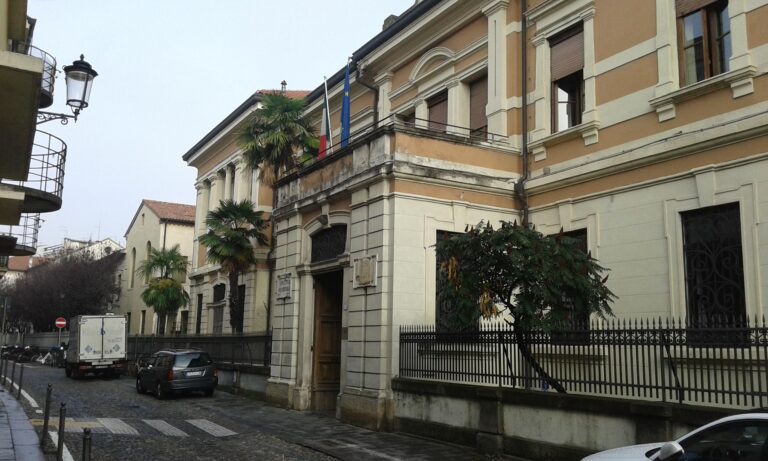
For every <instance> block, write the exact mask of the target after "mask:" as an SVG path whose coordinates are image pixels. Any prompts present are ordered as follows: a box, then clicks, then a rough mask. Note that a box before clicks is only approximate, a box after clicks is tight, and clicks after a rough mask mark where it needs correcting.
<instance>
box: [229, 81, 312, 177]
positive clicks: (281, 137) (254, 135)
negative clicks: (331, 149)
mask: <svg viewBox="0 0 768 461" xmlns="http://www.w3.org/2000/svg"><path fill="white" fill-rule="evenodd" d="M304 109H305V105H304V101H303V100H301V99H291V98H289V97H287V96H285V95H284V94H282V93H267V94H264V95H263V96H262V99H261V107H259V108H258V109H256V110H255V111H253V112H252V113H251V115H250V116H249V117H248V120H247V122H246V124H245V127H244V129H243V130H242V131H241V132H240V134H239V138H240V148H241V149H242V150H243V154H244V156H245V158H246V160H247V162H248V164H249V165H250V166H251V168H253V169H256V168H259V169H260V170H259V171H260V176H261V178H262V179H264V180H265V181H267V182H268V183H270V184H271V183H274V181H275V180H276V179H277V178H278V177H279V176H280V174H281V173H284V172H286V171H290V170H292V169H293V168H295V167H296V165H297V155H301V154H302V153H304V152H306V151H312V150H313V149H317V146H318V140H317V137H316V136H315V133H314V128H313V127H312V121H311V119H310V118H309V117H308V116H307V115H306V114H305V113H304Z"/></svg>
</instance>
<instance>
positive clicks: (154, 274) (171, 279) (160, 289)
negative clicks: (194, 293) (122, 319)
mask: <svg viewBox="0 0 768 461" xmlns="http://www.w3.org/2000/svg"><path fill="white" fill-rule="evenodd" d="M188 265H189V261H188V260H187V257H186V256H184V255H183V254H181V250H180V249H179V245H174V246H173V248H171V249H170V250H166V249H165V248H163V249H160V250H157V249H154V248H150V250H149V255H148V256H147V259H146V260H144V261H142V263H141V264H139V267H138V268H137V269H136V273H138V274H140V275H142V276H144V277H145V278H146V279H148V280H149V284H148V286H147V288H146V289H145V290H144V291H143V292H142V293H141V300H142V301H144V304H146V305H147V306H149V307H151V308H152V309H154V310H155V312H156V313H157V315H158V316H160V318H162V319H163V320H162V322H163V324H165V321H166V319H167V317H168V316H169V315H174V314H176V311H178V310H179V308H181V307H184V306H186V305H187V304H189V294H188V293H187V292H186V291H185V290H184V287H183V285H182V282H181V280H179V279H181V278H182V277H184V276H185V275H186V273H187V266H188ZM158 275H159V276H158Z"/></svg>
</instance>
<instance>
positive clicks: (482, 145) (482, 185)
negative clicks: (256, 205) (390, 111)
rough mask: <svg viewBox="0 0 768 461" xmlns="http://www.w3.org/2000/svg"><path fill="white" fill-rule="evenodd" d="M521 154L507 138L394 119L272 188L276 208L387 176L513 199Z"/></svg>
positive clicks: (305, 203) (300, 204)
mask: <svg viewBox="0 0 768 461" xmlns="http://www.w3.org/2000/svg"><path fill="white" fill-rule="evenodd" d="M520 169H521V162H520V155H519V152H518V151H517V150H515V149H514V148H512V147H511V146H510V145H509V142H508V138H507V137H506V136H500V135H495V134H491V133H486V132H470V130H469V129H468V128H466V127H456V126H450V125H440V126H436V125H435V124H434V123H432V124H429V123H427V121H426V120H416V119H413V118H403V117H401V116H399V115H392V116H390V117H387V118H386V119H383V120H381V121H379V122H378V123H375V124H371V125H369V126H366V127H363V128H360V129H358V130H356V131H355V132H353V133H352V135H351V136H350V139H349V144H348V145H347V146H346V147H344V148H340V147H339V146H338V145H337V146H334V149H333V153H329V154H328V155H327V157H325V158H323V159H321V160H317V159H315V158H310V159H307V161H305V162H303V163H302V164H301V165H299V167H298V168H297V169H296V170H295V171H293V172H290V173H289V174H287V175H285V176H284V177H283V178H282V179H280V180H279V181H278V182H277V184H276V192H277V207H278V211H276V213H278V214H279V213H280V211H279V210H280V209H281V208H284V207H286V206H289V205H290V207H298V208H301V207H304V206H311V205H312V204H314V203H316V201H318V200H323V199H327V198H328V197H330V196H332V195H334V194H337V193H344V192H345V191H348V190H350V189H351V188H354V187H355V185H357V184H360V185H362V184H365V183H368V182H370V181H373V180H377V179H376V178H377V177H378V178H381V177H382V176H386V177H389V178H392V179H406V178H407V180H409V181H418V182H425V183H433V184H439V185H441V186H447V187H451V188H453V189H455V190H470V189H474V190H478V191H480V190H483V191H486V192H489V191H494V193H497V194H504V195H506V196H509V195H511V193H512V188H513V187H512V186H513V185H514V180H515V179H516V178H517V176H518V175H519V171H520Z"/></svg>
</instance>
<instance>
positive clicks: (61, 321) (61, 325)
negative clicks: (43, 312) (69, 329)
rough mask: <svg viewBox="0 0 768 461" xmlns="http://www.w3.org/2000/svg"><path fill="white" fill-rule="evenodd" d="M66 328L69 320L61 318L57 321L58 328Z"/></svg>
mask: <svg viewBox="0 0 768 461" xmlns="http://www.w3.org/2000/svg"><path fill="white" fill-rule="evenodd" d="M65 326H67V319H65V318H64V317H59V318H57V319H56V328H58V329H62V328H64V327H65Z"/></svg>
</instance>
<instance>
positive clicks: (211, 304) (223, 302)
mask: <svg viewBox="0 0 768 461" xmlns="http://www.w3.org/2000/svg"><path fill="white" fill-rule="evenodd" d="M226 304H227V301H226V300H225V299H222V300H221V301H212V302H209V303H206V306H205V307H207V308H209V309H213V308H216V307H224V306H226Z"/></svg>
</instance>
